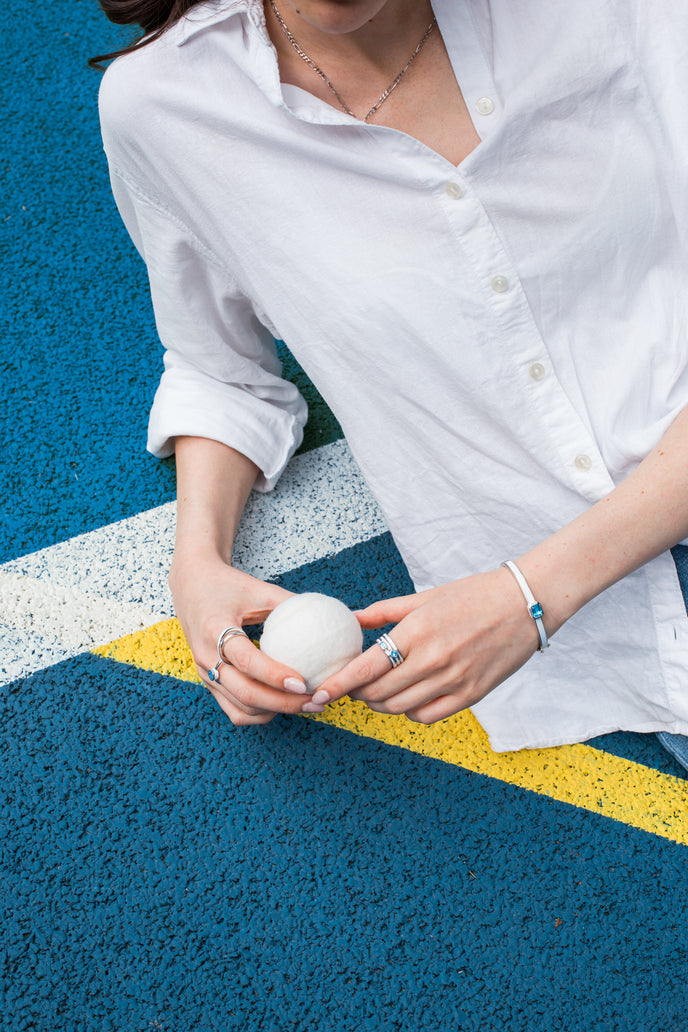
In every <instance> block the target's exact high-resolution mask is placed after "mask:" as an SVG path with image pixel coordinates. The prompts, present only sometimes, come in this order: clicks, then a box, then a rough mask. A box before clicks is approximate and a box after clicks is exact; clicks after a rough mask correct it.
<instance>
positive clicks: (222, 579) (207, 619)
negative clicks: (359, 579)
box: [169, 555, 323, 726]
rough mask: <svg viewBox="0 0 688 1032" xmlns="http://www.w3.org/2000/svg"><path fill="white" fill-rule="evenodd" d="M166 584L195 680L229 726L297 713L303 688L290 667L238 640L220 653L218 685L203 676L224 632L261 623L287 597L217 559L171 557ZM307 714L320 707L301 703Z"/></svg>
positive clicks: (301, 700) (302, 695)
mask: <svg viewBox="0 0 688 1032" xmlns="http://www.w3.org/2000/svg"><path fill="white" fill-rule="evenodd" d="M169 584H170V589H171V591H172V598H173V600H174V606H175V611H176V613H177V616H178V618H179V622H180V623H181V625H182V629H183V631H184V634H185V635H186V640H187V642H188V643H189V647H190V648H191V652H192V654H193V658H194V661H195V663H196V667H197V669H198V672H199V674H200V677H201V680H202V681H203V683H204V684H205V685H206V687H207V688H208V689H209V690H210V692H211V693H212V695H213V696H214V698H215V700H216V701H217V703H218V704H219V706H220V707H221V709H222V710H223V711H224V713H226V715H227V716H228V717H229V719H230V720H231V722H232V724H234V725H235V726H243V725H247V724H267V723H268V722H269V721H270V720H272V718H273V717H274V716H275V715H276V714H277V713H300V712H301V711H302V710H303V709H304V695H306V685H305V683H304V681H303V679H302V678H301V676H300V675H299V674H298V673H297V672H296V671H295V670H292V669H291V668H290V667H286V666H284V665H283V664H282V663H276V662H275V661H274V660H272V659H268V657H267V656H265V655H263V653H262V652H261V651H260V649H257V648H256V647H255V645H254V644H253V643H252V642H251V641H250V640H249V639H248V638H245V637H243V636H240V635H236V636H234V637H232V638H230V639H229V640H228V641H227V642H226V644H225V645H224V647H223V655H224V658H225V663H224V664H223V665H222V666H221V667H220V669H219V672H218V673H219V679H218V680H217V681H215V682H212V681H211V680H210V678H209V677H208V671H209V670H210V669H212V668H213V667H214V666H215V665H216V663H217V660H218V656H217V641H218V638H219V637H220V635H221V634H222V632H223V631H224V630H225V628H227V627H242V626H243V625H244V624H257V623H262V622H263V620H265V618H266V617H267V615H268V614H269V613H271V612H272V610H273V609H274V608H275V607H276V606H277V605H279V603H280V602H283V601H284V600H285V599H286V598H289V597H290V595H291V592H289V591H286V590H285V589H284V588H280V587H277V585H275V584H267V583H265V582H264V581H261V580H258V579H257V578H255V577H251V576H250V575H249V574H247V573H242V572H241V570H236V569H234V567H232V566H229V565H228V564H227V563H225V562H224V561H223V560H222V559H221V558H219V557H213V558H208V557H207V556H204V557H202V558H199V557H198V556H195V557H191V556H186V557H185V558H184V559H180V558H179V557H178V556H176V555H175V557H174V559H173V561H172V567H171V569H170V575H169ZM306 707H307V712H309V711H311V712H321V711H322V708H323V707H321V706H315V704H313V703H306Z"/></svg>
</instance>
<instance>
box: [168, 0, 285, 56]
mask: <svg viewBox="0 0 688 1032" xmlns="http://www.w3.org/2000/svg"><path fill="white" fill-rule="evenodd" d="M234 14H248V16H249V18H250V19H251V21H252V22H253V23H254V24H255V25H257V26H259V27H263V26H264V25H265V10H264V8H263V0H206V2H205V3H201V4H198V5H197V6H195V7H192V8H191V10H190V11H189V12H188V14H186V15H185V16H184V17H183V18H182V19H181V20H180V23H179V28H178V38H177V46H182V45H183V44H184V43H186V41H187V40H189V39H191V37H192V36H195V35H196V34H197V33H198V32H202V31H203V29H207V28H208V27H209V26H211V25H215V24H217V22H221V21H224V20H225V19H226V18H230V17H231V16H232V15H234Z"/></svg>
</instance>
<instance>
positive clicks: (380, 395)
mask: <svg viewBox="0 0 688 1032" xmlns="http://www.w3.org/2000/svg"><path fill="white" fill-rule="evenodd" d="M555 8H556V9H555ZM434 9H435V13H436V16H437V23H438V27H439V31H440V32H441V33H442V36H443V38H444V42H445V44H446V47H447V50H448V53H449V56H450V58H451V61H452V64H453V67H454V71H455V74H456V78H457V80H458V82H459V85H460V87H461V89H462V91H463V95H464V98H465V101H466V104H467V106H468V110H469V111H470V113H471V115H472V118H473V120H474V123H475V127H476V130H477V132H478V134H479V136H480V138H481V143H480V144H479V146H478V147H477V148H476V149H475V150H474V151H473V152H472V153H471V154H470V155H469V156H468V157H467V158H466V159H465V160H464V161H463V162H462V163H461V164H460V165H459V166H458V167H456V166H454V165H452V164H451V163H450V162H449V161H447V160H446V159H445V158H443V157H441V156H440V155H439V154H437V153H435V152H434V151H432V150H431V149H429V148H428V147H427V146H425V145H423V144H422V143H420V142H419V141H417V140H415V139H413V138H412V137H410V136H407V135H406V134H404V133H402V132H399V131H397V130H393V129H390V128H387V127H384V126H379V125H374V124H373V125H366V124H364V123H361V122H358V121H356V120H355V119H353V118H352V117H350V116H348V115H346V114H345V113H344V112H342V111H339V110H336V109H335V108H333V107H331V106H330V105H328V104H325V103H323V102H322V101H321V100H319V99H317V98H316V97H314V96H312V95H311V94H309V93H307V92H306V91H304V90H301V89H299V88H296V87H294V86H287V85H281V84H280V80H279V72H278V66H277V60H276V55H275V51H274V48H273V46H272V44H271V42H270V39H269V37H268V35H267V32H266V28H265V21H264V13H263V5H262V3H261V0H215V2H210V3H205V4H202V5H200V6H198V7H196V8H193V9H192V10H191V11H190V13H189V14H188V16H187V17H186V18H185V19H183V20H182V21H180V22H178V23H177V24H176V25H175V26H174V27H173V28H172V29H171V30H169V31H168V32H167V33H166V34H165V35H164V36H163V37H162V38H161V39H160V40H159V41H157V42H155V43H153V44H151V45H150V46H147V47H145V48H143V49H142V50H141V51H140V52H139V53H135V54H133V55H130V56H126V57H124V58H122V59H120V60H118V61H116V62H115V63H114V64H113V65H112V66H111V68H110V69H109V70H108V71H107V73H106V75H105V77H104V80H103V84H102V91H101V113H102V123H103V134H104V140H105V148H106V151H107V155H108V159H109V162H110V168H111V172H112V182H113V189H114V192H115V197H116V199H117V203H118V205H119V208H120V211H121V214H122V217H123V219H124V221H125V223H126V225H127V227H128V229H129V232H130V233H131V236H132V238H133V240H134V242H135V244H136V246H137V248H138V249H139V251H140V252H141V254H142V256H143V258H144V260H145V262H146V265H147V267H148V272H149V275H150V282H151V289H152V296H153V303H154V307H155V312H156V317H157V324H158V328H159V333H160V337H161V340H162V342H163V344H164V346H165V349H166V354H165V372H164V375H163V377H162V380H161V384H160V388H159V391H158V393H157V396H156V399H155V403H154V406H153V411H152V415H151V423H150V439H149V447H150V448H151V450H152V451H153V452H154V453H156V454H158V455H167V454H169V453H170V451H171V450H172V440H173V438H174V437H175V435H177V434H191V435H198V436H204V437H210V438H214V439H217V440H221V441H224V442H226V443H227V444H229V445H232V446H233V447H235V448H237V449H238V450H239V451H241V452H243V453H244V454H246V455H248V456H249V457H250V458H251V459H253V460H254V462H256V463H257V464H258V466H259V467H260V468H261V470H262V474H263V475H262V480H261V483H260V484H259V485H258V486H259V487H260V488H262V489H267V488H269V487H270V486H271V485H272V484H274V482H275V480H276V479H277V477H278V476H279V475H280V472H281V471H282V469H283V468H284V465H285V463H286V462H287V461H288V458H289V456H290V454H291V453H292V452H293V450H294V448H295V447H296V446H297V445H298V443H299V441H300V438H301V430H302V425H303V423H304V420H305V415H306V413H305V406H304V404H303V402H302V400H301V399H300V398H299V396H298V394H297V392H296V390H295V388H294V387H293V386H292V385H290V384H288V383H286V382H284V381H283V380H282V379H281V378H280V375H279V374H280V368H279V363H278V361H277V358H276V353H275V349H274V346H273V340H272V338H273V336H278V337H281V338H282V339H283V340H284V341H285V342H286V343H287V345H288V346H289V347H290V348H291V350H292V352H293V353H294V355H295V356H296V358H297V359H298V361H299V362H300V363H301V365H302V366H303V368H304V369H305V370H306V372H307V373H308V374H309V376H310V377H311V379H312V380H313V381H314V382H315V384H316V386H317V387H318V388H319V390H320V392H321V393H322V395H323V396H324V398H325V399H326V401H327V402H328V403H329V405H330V407H331V408H332V410H333V412H334V413H335V415H336V416H337V418H338V419H339V421H340V423H341V425H342V427H343V429H344V432H345V434H346V437H347V439H348V441H349V444H350V446H351V448H352V450H353V453H354V455H355V456H356V458H357V460H358V462H359V464H360V466H361V468H362V470H363V472H364V474H365V476H366V478H367V480H368V483H369V484H370V487H371V489H372V491H373V493H374V494H375V495H376V497H377V499H378V501H379V503H380V505H381V508H382V510H383V512H384V515H385V517H386V519H387V522H388V525H389V527H390V529H391V531H392V533H393V535H394V538H395V540H396V543H397V545H398V547H399V549H400V551H401V554H402V556H403V558H404V560H405V562H406V564H407V565H408V568H409V570H410V572H411V575H412V577H413V579H414V582H415V583H416V586H417V587H418V588H426V587H429V586H433V585H437V584H440V583H444V582H447V581H449V580H452V579H454V578H457V577H461V576H464V575H466V574H470V573H473V572H477V571H480V570H486V569H489V568H491V567H494V566H496V565H498V564H499V562H500V561H501V560H503V559H506V558H510V557H513V556H517V555H519V554H521V553H522V552H525V551H526V550H528V549H529V548H531V547H532V546H533V545H535V544H536V543H537V542H538V541H540V540H542V539H543V538H545V537H547V536H548V535H550V534H551V533H553V532H554V531H556V530H557V529H559V528H560V527H561V526H563V525H564V524H566V523H568V522H569V521H570V520H571V519H573V518H574V517H575V516H577V515H578V514H579V513H581V512H582V511H583V510H585V509H586V508H587V507H588V506H590V505H591V504H592V503H594V502H596V501H597V500H598V499H600V498H602V497H603V496H604V495H605V494H607V493H608V492H609V490H610V489H611V488H613V487H614V485H615V484H617V483H619V481H621V480H622V479H623V478H624V477H625V476H626V475H627V474H628V473H629V472H630V471H631V470H633V469H634V467H635V466H636V465H637V464H638V463H639V462H640V460H641V459H642V458H643V457H644V456H645V455H646V454H647V453H648V452H649V451H650V450H651V449H652V447H653V446H654V445H655V444H656V442H657V441H658V440H659V438H660V437H661V436H662V434H663V433H664V431H665V430H666V429H667V428H668V427H669V425H670V424H671V422H672V420H673V419H674V418H675V417H676V416H677V414H678V413H679V412H680V411H681V409H682V408H683V407H684V406H685V405H686V404H688V361H687V360H688V302H687V282H686V281H687V270H688V103H687V101H686V98H687V97H688V6H687V5H686V4H684V3H676V2H675V0H642V2H641V0H568V2H567V3H562V4H557V5H553V4H552V3H551V0H435V2H434ZM409 88H411V86H410V84H409ZM344 518H345V516H344ZM475 712H476V714H477V715H478V717H479V719H480V721H481V722H482V723H483V725H484V726H485V727H486V728H487V730H488V732H489V734H490V738H491V741H492V744H493V746H494V747H495V748H497V749H511V748H518V747H521V746H544V745H554V744H557V743H561V742H571V741H580V740H583V739H585V738H588V737H590V736H592V735H595V734H598V733H602V732H606V731H611V730H614V729H618V728H626V729H631V730H638V731H651V730H656V729H659V728H664V729H667V730H673V731H677V732H682V733H688V621H687V619H686V610H685V607H684V604H683V600H682V596H681V593H680V590H679V586H678V583H677V578H676V573H675V569H674V565H673V562H672V559H671V557H670V556H669V555H668V554H667V555H665V556H662V557H660V558H659V559H657V560H655V561H654V562H652V563H649V564H648V565H647V566H646V567H644V568H643V569H642V570H640V571H638V572H637V573H635V574H633V575H632V576H631V577H628V578H627V579H626V580H624V581H623V582H621V583H619V584H618V585H615V586H614V587H612V588H611V589H609V590H608V591H607V592H605V593H604V594H603V595H602V596H600V597H598V598H597V599H595V600H594V601H593V602H591V603H590V604H589V605H588V606H586V607H585V609H584V610H583V611H581V612H580V613H579V614H577V615H576V616H575V617H574V618H573V619H571V620H570V621H569V622H568V624H566V625H565V626H564V627H563V628H562V629H561V631H560V632H559V633H558V634H557V636H556V638H555V640H554V645H553V648H551V649H549V650H548V651H547V653H545V654H544V655H542V656H540V655H538V656H535V657H534V658H533V659H532V660H531V661H530V662H528V663H527V664H526V665H525V667H523V669H522V670H520V671H519V672H518V673H516V674H515V675H513V677H511V678H510V679H509V681H507V682H506V683H505V684H504V685H501V686H500V687H499V688H497V689H496V690H495V691H493V692H492V693H491V694H490V695H489V696H488V697H487V698H486V699H485V700H483V701H482V702H481V703H480V704H479V705H478V706H476V707H475Z"/></svg>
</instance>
